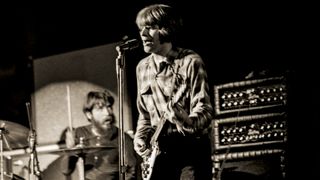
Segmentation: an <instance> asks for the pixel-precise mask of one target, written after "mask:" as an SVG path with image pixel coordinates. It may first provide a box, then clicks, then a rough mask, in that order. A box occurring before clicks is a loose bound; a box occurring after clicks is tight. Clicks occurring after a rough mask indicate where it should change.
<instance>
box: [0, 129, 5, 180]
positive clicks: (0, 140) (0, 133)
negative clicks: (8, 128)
mask: <svg viewBox="0 0 320 180" xmlns="http://www.w3.org/2000/svg"><path fill="white" fill-rule="evenodd" d="M4 130H5V129H4V128H2V127H1V128H0V153H1V155H0V156H1V160H0V161H1V162H0V166H1V167H0V168H1V176H0V179H1V180H4V170H3V131H4Z"/></svg>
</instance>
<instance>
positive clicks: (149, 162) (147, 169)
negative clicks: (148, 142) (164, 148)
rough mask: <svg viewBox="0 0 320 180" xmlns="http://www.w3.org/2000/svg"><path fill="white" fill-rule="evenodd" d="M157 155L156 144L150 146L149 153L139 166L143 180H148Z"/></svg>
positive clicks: (157, 148)
mask: <svg viewBox="0 0 320 180" xmlns="http://www.w3.org/2000/svg"><path fill="white" fill-rule="evenodd" d="M159 154H160V149H159V146H158V143H155V144H154V145H153V146H152V149H151V153H150V154H149V155H147V156H146V157H144V158H143V162H142V164H141V168H142V179H143V180H150V178H151V174H152V170H153V166H154V163H155V161H156V158H157V156H158V155H159Z"/></svg>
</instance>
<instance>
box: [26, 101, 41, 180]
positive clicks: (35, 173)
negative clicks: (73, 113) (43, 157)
mask: <svg viewBox="0 0 320 180" xmlns="http://www.w3.org/2000/svg"><path fill="white" fill-rule="evenodd" d="M26 106H27V112H28V119H29V125H30V132H29V137H28V142H29V149H30V158H29V169H28V170H29V180H39V179H40V171H39V169H40V168H39V161H38V156H37V151H36V144H37V142H36V139H37V134H36V131H35V130H34V129H33V126H32V122H31V116H30V103H26Z"/></svg>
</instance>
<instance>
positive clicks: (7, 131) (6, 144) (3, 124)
mask: <svg viewBox="0 0 320 180" xmlns="http://www.w3.org/2000/svg"><path fill="white" fill-rule="evenodd" d="M0 133H2V139H3V150H4V151H5V150H13V149H19V148H25V147H27V146H28V134H29V129H28V128H27V127H25V126H23V125H21V124H17V123H14V122H11V121H4V120H0ZM0 135H1V134H0ZM0 137H1V136H0Z"/></svg>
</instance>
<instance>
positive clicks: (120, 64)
mask: <svg viewBox="0 0 320 180" xmlns="http://www.w3.org/2000/svg"><path fill="white" fill-rule="evenodd" d="M116 50H117V52H118V57H117V59H116V66H117V69H116V70H117V80H118V99H119V134H120V135H119V152H120V154H119V180H124V178H125V172H126V165H125V164H124V125H123V97H124V93H123V89H124V76H123V74H124V67H125V55H124V52H123V49H121V47H120V46H117V47H116Z"/></svg>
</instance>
